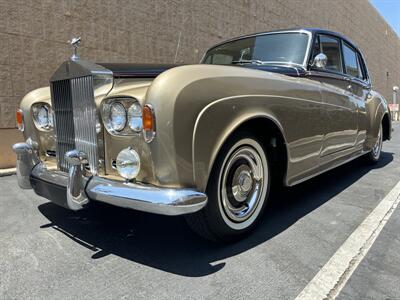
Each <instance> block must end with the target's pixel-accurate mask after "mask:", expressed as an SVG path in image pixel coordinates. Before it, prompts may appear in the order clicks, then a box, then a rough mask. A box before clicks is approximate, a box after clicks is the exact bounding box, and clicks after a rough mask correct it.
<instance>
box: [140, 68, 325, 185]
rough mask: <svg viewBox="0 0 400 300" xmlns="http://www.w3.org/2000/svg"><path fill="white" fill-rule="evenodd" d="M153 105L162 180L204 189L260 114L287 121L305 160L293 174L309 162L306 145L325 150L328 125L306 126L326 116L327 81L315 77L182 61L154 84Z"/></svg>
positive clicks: (149, 97) (153, 147) (149, 99)
mask: <svg viewBox="0 0 400 300" xmlns="http://www.w3.org/2000/svg"><path fill="white" fill-rule="evenodd" d="M145 104H151V105H152V106H153V108H154V111H155V116H156V126H157V128H156V138H155V139H154V140H153V141H152V142H151V143H150V144H149V147H150V151H151V158H152V160H153V164H154V174H155V177H156V181H157V182H159V183H160V184H161V185H166V186H171V187H182V186H185V187H195V188H197V189H198V190H199V191H204V189H205V185H206V182H207V179H208V176H209V173H210V170H211V166H212V163H213V161H214V159H215V156H216V154H217V153H218V151H219V148H220V146H221V145H222V143H223V141H224V140H225V139H226V137H227V136H228V135H229V134H230V133H231V131H232V130H233V129H234V128H237V126H239V125H240V124H241V123H242V122H244V121H245V120H248V119H250V118H253V117H255V116H261V117H268V118H270V119H273V120H280V124H281V125H282V127H283V128H284V129H285V132H286V133H287V136H286V137H285V138H287V142H288V143H290V142H293V147H292V148H293V151H291V152H293V153H295V155H296V156H298V157H299V159H298V160H297V161H296V162H295V164H292V165H293V166H294V168H292V169H289V171H291V170H292V171H293V172H292V173H293V174H295V173H298V172H301V170H303V169H304V166H307V165H309V161H310V159H308V158H307V157H304V159H302V158H301V157H302V156H304V154H303V152H304V151H303V150H304V148H305V147H308V148H309V150H310V151H313V152H315V153H316V154H318V151H319V149H320V144H321V138H320V137H321V136H322V135H321V134H322V127H323V126H322V124H321V126H316V123H315V122H312V121H311V122H308V123H307V124H306V123H305V120H310V118H311V120H319V117H320V115H319V114H320V109H321V93H320V86H319V84H318V83H317V82H314V81H312V80H309V79H307V78H299V77H289V76H285V75H282V74H276V73H270V72H266V71H260V70H251V69H247V68H242V67H235V66H219V65H190V66H182V67H177V68H173V69H170V70H168V71H166V72H164V73H162V74H161V75H159V76H158V77H157V78H156V79H155V80H154V81H153V83H152V84H151V86H150V87H149V90H148V91H147V94H146V99H145ZM282 120H283V121H282ZM318 125H319V123H318ZM287 127H288V128H289V129H290V130H286V129H287ZM305 132H307V134H306V135H305ZM309 136H311V137H312V138H310V137H309ZM296 143H297V144H298V143H302V144H307V145H306V146H301V147H299V146H296V145H297V144H296ZM300 148H301V149H300ZM312 159H314V158H312ZM312 159H311V160H312Z"/></svg>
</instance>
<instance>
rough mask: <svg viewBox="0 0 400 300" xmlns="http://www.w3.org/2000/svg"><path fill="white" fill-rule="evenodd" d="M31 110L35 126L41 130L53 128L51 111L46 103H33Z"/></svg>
mask: <svg viewBox="0 0 400 300" xmlns="http://www.w3.org/2000/svg"><path fill="white" fill-rule="evenodd" d="M32 110H33V119H34V122H35V125H36V127H37V128H39V129H43V130H50V129H52V128H53V112H52V110H51V108H50V106H49V105H48V104H45V103H38V104H35V105H34V106H33V107H32Z"/></svg>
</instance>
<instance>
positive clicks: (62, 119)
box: [51, 76, 98, 173]
mask: <svg viewBox="0 0 400 300" xmlns="http://www.w3.org/2000/svg"><path fill="white" fill-rule="evenodd" d="M51 92H52V95H51V99H52V106H53V111H54V116H55V130H56V135H57V151H56V156H57V161H58V167H59V169H60V170H61V171H64V172H68V170H69V167H70V166H69V164H68V162H67V161H66V159H65V153H66V152H68V151H70V150H73V149H78V150H80V151H83V152H85V153H86V154H87V156H88V160H89V166H90V170H91V172H92V173H97V162H98V152H97V135H96V105H95V102H94V94H93V93H94V91H93V78H92V76H84V77H78V78H72V79H67V80H59V81H54V82H52V83H51Z"/></svg>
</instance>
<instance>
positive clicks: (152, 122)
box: [142, 104, 156, 143]
mask: <svg viewBox="0 0 400 300" xmlns="http://www.w3.org/2000/svg"><path fill="white" fill-rule="evenodd" d="M142 122H143V137H144V140H145V141H146V143H150V142H151V141H152V140H153V139H154V137H155V136H156V119H155V114H154V109H153V107H152V106H151V105H150V104H146V105H145V106H144V107H143V113H142Z"/></svg>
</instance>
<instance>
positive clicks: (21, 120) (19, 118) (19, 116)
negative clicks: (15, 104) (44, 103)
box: [15, 109, 25, 131]
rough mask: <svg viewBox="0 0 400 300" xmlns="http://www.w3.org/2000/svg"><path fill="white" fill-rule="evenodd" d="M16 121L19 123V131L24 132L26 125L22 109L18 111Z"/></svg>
mask: <svg viewBox="0 0 400 300" xmlns="http://www.w3.org/2000/svg"><path fill="white" fill-rule="evenodd" d="M15 119H16V121H17V127H18V130H20V131H24V129H25V124H24V114H23V112H22V109H18V110H17V111H16V113H15Z"/></svg>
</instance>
